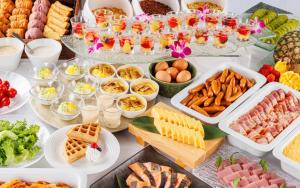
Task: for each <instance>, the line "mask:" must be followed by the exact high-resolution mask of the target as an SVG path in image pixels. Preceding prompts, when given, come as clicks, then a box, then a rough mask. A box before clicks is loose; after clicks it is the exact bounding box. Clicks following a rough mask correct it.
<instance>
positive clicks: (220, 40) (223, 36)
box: [213, 30, 228, 48]
mask: <svg viewBox="0 0 300 188" xmlns="http://www.w3.org/2000/svg"><path fill="white" fill-rule="evenodd" d="M227 41H228V33H227V32H226V31H225V30H216V31H215V32H214V44H213V45H214V46H215V47H216V48H224V47H226V43H227Z"/></svg>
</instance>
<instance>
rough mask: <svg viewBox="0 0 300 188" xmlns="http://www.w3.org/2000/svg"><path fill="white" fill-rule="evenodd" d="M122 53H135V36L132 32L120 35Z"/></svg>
mask: <svg viewBox="0 0 300 188" xmlns="http://www.w3.org/2000/svg"><path fill="white" fill-rule="evenodd" d="M119 44H120V51H121V52H122V53H125V54H133V53H134V44H135V36H134V34H133V33H131V32H123V33H122V34H120V35H119Z"/></svg>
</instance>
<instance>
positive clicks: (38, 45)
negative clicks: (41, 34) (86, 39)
mask: <svg viewBox="0 0 300 188" xmlns="http://www.w3.org/2000/svg"><path fill="white" fill-rule="evenodd" d="M28 46H29V47H30V48H31V49H32V50H33V52H34V53H33V54H31V53H29V51H28V49H27V48H25V52H26V55H27V57H28V58H29V60H30V62H31V63H32V64H33V65H34V66H39V65H41V64H42V63H45V62H48V63H53V64H56V63H57V62H58V58H59V55H60V53H61V50H62V46H61V44H60V43H59V42H58V41H56V40H53V39H36V40H33V41H31V42H29V43H28Z"/></svg>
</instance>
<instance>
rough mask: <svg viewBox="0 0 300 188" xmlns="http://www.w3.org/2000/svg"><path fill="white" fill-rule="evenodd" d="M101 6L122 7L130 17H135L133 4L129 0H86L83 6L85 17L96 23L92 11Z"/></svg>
mask: <svg viewBox="0 0 300 188" xmlns="http://www.w3.org/2000/svg"><path fill="white" fill-rule="evenodd" d="M101 7H116V8H119V9H122V10H123V11H124V12H125V13H126V15H127V17H128V18H131V17H133V10H132V6H131V4H130V2H129V1H128V0H113V1H112V0H101V1H99V0H86V1H85V4H84V8H83V17H84V19H85V20H88V21H89V22H91V23H94V24H96V20H95V17H94V14H93V12H92V11H93V10H95V9H97V8H101Z"/></svg>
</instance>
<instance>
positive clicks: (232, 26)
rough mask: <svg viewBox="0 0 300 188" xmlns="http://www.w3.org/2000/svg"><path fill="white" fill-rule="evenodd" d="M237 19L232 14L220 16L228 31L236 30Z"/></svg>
mask: <svg viewBox="0 0 300 188" xmlns="http://www.w3.org/2000/svg"><path fill="white" fill-rule="evenodd" d="M237 23H238V19H237V17H236V16H235V15H233V14H228V15H225V16H223V17H222V25H223V27H224V28H225V30H226V31H227V32H229V33H231V32H234V31H236V29H237Z"/></svg>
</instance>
